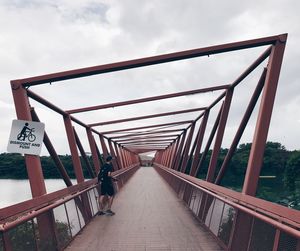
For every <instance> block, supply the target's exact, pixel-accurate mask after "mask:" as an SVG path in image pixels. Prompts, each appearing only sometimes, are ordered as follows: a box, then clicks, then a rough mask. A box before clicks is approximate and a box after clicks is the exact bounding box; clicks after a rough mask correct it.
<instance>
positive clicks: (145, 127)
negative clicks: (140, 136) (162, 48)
mask: <svg viewBox="0 0 300 251" xmlns="http://www.w3.org/2000/svg"><path fill="white" fill-rule="evenodd" d="M192 122H193V120H185V121H178V122H172V123H164V124H157V125H150V126H141V127H132V128H127V129H120V130H113V131H105V132H100V133H101V134H102V135H104V134H111V133H116V132H127V131H134V130H139V129H147V128H155V127H161V126H168V125H181V124H188V123H192Z"/></svg>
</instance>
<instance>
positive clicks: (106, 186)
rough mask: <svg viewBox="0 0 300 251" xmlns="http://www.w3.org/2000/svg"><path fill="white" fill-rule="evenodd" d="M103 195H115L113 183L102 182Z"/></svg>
mask: <svg viewBox="0 0 300 251" xmlns="http://www.w3.org/2000/svg"><path fill="white" fill-rule="evenodd" d="M100 188H101V195H108V196H114V195H115V190H114V187H113V184H112V183H104V182H103V183H101V185H100Z"/></svg>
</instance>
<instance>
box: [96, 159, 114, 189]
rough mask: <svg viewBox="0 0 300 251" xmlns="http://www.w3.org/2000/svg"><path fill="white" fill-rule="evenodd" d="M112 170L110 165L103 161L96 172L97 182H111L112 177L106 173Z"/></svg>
mask: <svg viewBox="0 0 300 251" xmlns="http://www.w3.org/2000/svg"><path fill="white" fill-rule="evenodd" d="M109 172H112V165H111V164H109V163H105V164H104V165H103V166H102V167H101V169H100V172H99V174H98V182H99V183H100V182H101V183H106V184H107V183H111V182H112V179H111V177H110V176H108V173H109Z"/></svg>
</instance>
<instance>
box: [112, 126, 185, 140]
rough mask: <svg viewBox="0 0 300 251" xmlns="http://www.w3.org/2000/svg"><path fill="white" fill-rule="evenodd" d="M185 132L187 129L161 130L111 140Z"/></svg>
mask: <svg viewBox="0 0 300 251" xmlns="http://www.w3.org/2000/svg"><path fill="white" fill-rule="evenodd" d="M184 130H186V129H185V128H184V129H176V130H161V131H154V132H141V133H132V134H126V135H119V136H114V137H110V138H109V139H113V140H115V139H120V138H127V137H134V136H141V135H157V134H165V135H168V133H171V132H182V131H184Z"/></svg>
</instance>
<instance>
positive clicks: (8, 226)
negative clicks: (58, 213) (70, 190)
mask: <svg viewBox="0 0 300 251" xmlns="http://www.w3.org/2000/svg"><path fill="white" fill-rule="evenodd" d="M94 187H96V185H93V186H90V187H88V188H86V189H84V190H82V191H80V192H77V193H76V194H73V195H70V196H67V197H64V198H61V199H59V200H57V201H55V202H53V203H52V204H50V205H48V206H45V207H43V208H39V209H37V210H32V211H30V212H27V214H26V215H23V216H21V217H20V218H18V219H16V220H14V221H13V222H5V223H2V224H0V232H1V231H3V232H4V231H7V230H9V229H11V228H14V227H15V226H17V225H20V224H22V223H24V222H25V221H28V220H30V219H32V218H35V217H37V216H38V215H40V214H42V213H45V212H47V211H49V210H51V209H53V208H55V207H57V206H60V205H61V204H63V203H65V202H67V201H69V200H71V199H73V198H75V197H78V196H79V195H81V194H83V193H85V192H87V191H89V190H91V189H93V188H94Z"/></svg>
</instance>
